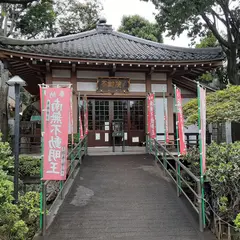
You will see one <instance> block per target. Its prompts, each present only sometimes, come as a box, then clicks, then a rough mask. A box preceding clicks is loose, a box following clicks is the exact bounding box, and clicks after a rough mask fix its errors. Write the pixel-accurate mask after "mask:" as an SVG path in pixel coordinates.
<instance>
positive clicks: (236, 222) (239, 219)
mask: <svg viewBox="0 0 240 240" xmlns="http://www.w3.org/2000/svg"><path fill="white" fill-rule="evenodd" d="M233 222H234V225H235V226H236V228H237V230H238V231H240V213H239V214H238V215H237V217H236V218H235V220H234V221H233Z"/></svg>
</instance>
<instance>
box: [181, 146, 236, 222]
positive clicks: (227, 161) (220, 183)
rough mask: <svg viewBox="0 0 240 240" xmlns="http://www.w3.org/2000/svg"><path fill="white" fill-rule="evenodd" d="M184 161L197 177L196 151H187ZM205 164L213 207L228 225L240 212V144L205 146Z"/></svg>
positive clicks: (197, 160) (197, 154)
mask: <svg viewBox="0 0 240 240" xmlns="http://www.w3.org/2000/svg"><path fill="white" fill-rule="evenodd" d="M184 160H186V161H187V162H188V164H189V168H190V170H191V171H192V172H193V173H194V174H195V175H197V176H199V175H200V166H199V161H200V160H199V153H197V150H196V149H192V150H190V151H189V152H188V154H187V155H186V157H185V158H184ZM206 162H207V172H206V179H207V181H208V182H209V183H210V185H211V190H212V194H211V198H212V203H213V206H212V207H213V209H214V211H215V212H216V213H217V214H218V215H219V216H220V217H221V218H223V219H224V220H225V221H227V222H229V223H231V222H232V221H233V220H234V219H235V217H236V216H237V214H238V213H239V209H240V200H239V196H240V187H239V186H240V174H239V171H240V142H235V143H232V144H226V143H222V144H219V145H218V144H216V143H212V144H211V145H209V146H208V147H207V161H206ZM238 219H239V218H238ZM237 221H238V220H236V222H237Z"/></svg>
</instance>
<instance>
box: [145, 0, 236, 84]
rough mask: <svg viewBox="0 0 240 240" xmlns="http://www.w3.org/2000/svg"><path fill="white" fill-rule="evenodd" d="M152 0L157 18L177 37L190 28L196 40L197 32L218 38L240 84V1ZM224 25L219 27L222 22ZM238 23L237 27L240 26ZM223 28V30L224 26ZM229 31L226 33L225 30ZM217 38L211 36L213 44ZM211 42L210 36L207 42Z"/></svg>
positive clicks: (231, 75)
mask: <svg viewBox="0 0 240 240" xmlns="http://www.w3.org/2000/svg"><path fill="white" fill-rule="evenodd" d="M144 1H151V2H152V3H153V4H154V5H155V7H156V9H157V10H158V13H157V15H156V20H157V22H158V24H159V27H160V29H162V31H163V32H167V33H168V36H171V37H173V38H174V37H175V36H179V35H180V34H182V33H183V32H184V31H187V32H188V36H189V37H191V40H192V42H193V43H195V41H196V39H197V36H198V37H201V38H204V37H206V36H207V35H208V34H209V32H211V33H212V34H213V36H214V37H215V38H216V39H217V41H218V42H219V44H220V46H222V49H223V51H224V52H225V54H226V57H227V60H228V67H227V72H228V78H229V82H230V83H231V84H240V76H239V75H238V69H239V65H240V63H238V61H237V58H238V57H239V56H240V51H239V50H240V45H239V34H240V28H239V18H240V1H239V0H235V1H219V0H192V1H191V2H189V0H144ZM219 22H220V24H221V28H219V27H218V26H219V24H218V23H219ZM236 26H237V27H236ZM220 29H221V30H220ZM222 31H224V32H226V35H223V34H222ZM212 41H214V39H211V41H210V43H211V44H212ZM203 44H204V45H208V44H209V39H207V41H206V42H204V43H203Z"/></svg>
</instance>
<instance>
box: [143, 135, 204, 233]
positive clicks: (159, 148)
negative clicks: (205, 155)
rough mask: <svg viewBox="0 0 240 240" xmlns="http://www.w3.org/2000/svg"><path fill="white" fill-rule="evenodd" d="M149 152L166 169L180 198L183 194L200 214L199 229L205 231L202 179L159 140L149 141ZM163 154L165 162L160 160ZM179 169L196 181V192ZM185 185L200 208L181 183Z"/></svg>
mask: <svg viewBox="0 0 240 240" xmlns="http://www.w3.org/2000/svg"><path fill="white" fill-rule="evenodd" d="M147 146H148V152H149V153H151V154H153V155H155V160H156V161H157V162H159V163H160V164H161V166H162V167H163V168H164V172H165V173H168V175H169V176H170V177H171V179H172V180H173V182H174V183H175V184H176V185H177V190H178V191H177V192H178V196H180V193H182V194H183V195H184V196H185V197H186V199H187V200H188V201H189V203H190V204H191V205H192V207H193V209H194V210H195V211H196V212H197V213H198V215H199V229H200V231H201V232H203V230H204V224H203V215H202V201H203V199H202V194H201V187H202V186H201V181H200V178H199V177H197V176H196V175H194V174H193V173H192V172H191V171H190V170H189V169H188V168H187V167H186V166H185V165H184V164H182V163H181V161H180V160H179V159H178V158H176V157H175V156H174V155H173V154H172V153H171V152H170V151H169V150H168V149H167V148H166V147H164V146H163V145H162V144H161V143H159V142H158V141H157V140H155V139H154V140H149V141H148V145H147ZM161 153H162V154H163V162H162V161H161V160H160V158H159V156H158V155H159V154H161ZM167 155H168V157H169V158H170V159H171V160H174V162H175V165H176V167H175V168H174V167H173V166H172V165H171V164H170V162H169V159H168V158H167ZM168 167H169V168H171V169H172V170H173V172H174V174H175V177H176V179H175V178H174V176H173V174H172V173H171V172H170V171H169V170H168ZM177 169H181V170H182V171H184V172H185V173H186V174H187V175H188V176H189V177H191V178H192V180H194V182H195V183H196V185H197V189H196V190H194V189H193V187H192V186H190V185H189V183H188V182H187V181H186V179H184V178H183V176H182V174H181V173H179V171H177ZM182 182H183V183H184V184H185V185H186V186H187V187H188V189H189V190H190V191H191V192H192V193H193V194H194V196H195V197H196V199H197V200H198V201H197V204H198V206H197V207H196V206H195V204H194V202H193V201H192V200H191V199H190V197H189V196H188V194H187V193H186V192H185V191H184V189H183V188H182V186H181V183H182Z"/></svg>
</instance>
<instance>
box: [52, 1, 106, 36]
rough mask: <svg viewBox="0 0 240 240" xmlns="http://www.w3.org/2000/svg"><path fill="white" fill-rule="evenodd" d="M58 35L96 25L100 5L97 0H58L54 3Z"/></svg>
mask: <svg viewBox="0 0 240 240" xmlns="http://www.w3.org/2000/svg"><path fill="white" fill-rule="evenodd" d="M55 8H56V12H57V15H58V17H57V20H56V25H58V26H59V29H58V34H59V36H63V35H68V34H74V33H79V32H83V31H87V30H91V29H93V28H95V27H96V23H97V21H98V19H99V17H100V12H101V10H102V5H101V3H99V1H98V0H87V1H84V2H80V1H78V0H68V1H66V0H63V1H62V0H60V1H58V2H57V3H56V6H55Z"/></svg>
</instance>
